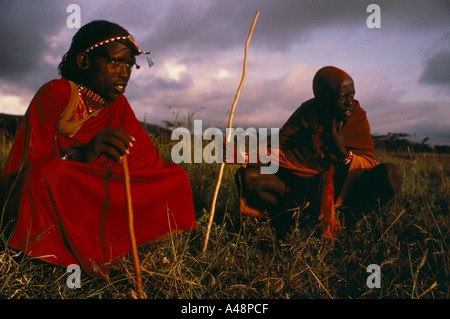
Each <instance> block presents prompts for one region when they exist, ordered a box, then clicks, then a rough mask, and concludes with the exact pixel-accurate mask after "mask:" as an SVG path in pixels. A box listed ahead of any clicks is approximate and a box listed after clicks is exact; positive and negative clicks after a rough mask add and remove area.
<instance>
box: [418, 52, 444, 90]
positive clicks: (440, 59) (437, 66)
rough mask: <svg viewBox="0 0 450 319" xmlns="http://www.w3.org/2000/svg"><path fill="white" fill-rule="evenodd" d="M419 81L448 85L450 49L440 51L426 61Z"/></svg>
mask: <svg viewBox="0 0 450 319" xmlns="http://www.w3.org/2000/svg"><path fill="white" fill-rule="evenodd" d="M419 83H423V84H438V85H446V86H449V85H450V51H441V52H438V53H437V54H436V55H434V56H433V57H432V58H430V59H429V60H427V61H426V64H425V70H424V72H423V74H422V77H421V78H420V80H419Z"/></svg>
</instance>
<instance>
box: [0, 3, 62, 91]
mask: <svg viewBox="0 0 450 319" xmlns="http://www.w3.org/2000/svg"><path fill="white" fill-rule="evenodd" d="M65 10H66V9H65V6H64V5H62V3H60V2H56V1H20V0H19V1H1V2H0V32H1V39H2V43H3V44H2V49H1V50H0V70H1V73H0V79H2V80H8V81H14V82H15V81H23V80H24V79H28V80H31V81H30V82H34V81H33V79H36V78H39V77H40V76H39V74H36V72H35V71H36V70H39V71H43V72H44V73H46V72H45V71H44V70H42V69H41V66H42V60H43V56H44V54H45V53H46V52H47V50H48V42H47V40H46V37H47V36H51V35H53V34H55V33H56V32H57V31H58V30H57V29H55V26H58V25H59V26H61V25H64V23H65V22H64V20H65V19H66V16H65V15H63V14H60V12H65ZM47 72H48V71H47ZM54 73H56V72H54ZM30 75H33V76H32V77H30ZM44 77H45V76H44ZM28 83H29V82H28Z"/></svg>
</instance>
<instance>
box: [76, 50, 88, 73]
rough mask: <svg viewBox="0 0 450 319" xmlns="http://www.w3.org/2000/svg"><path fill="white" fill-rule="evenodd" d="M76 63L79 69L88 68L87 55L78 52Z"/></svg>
mask: <svg viewBox="0 0 450 319" xmlns="http://www.w3.org/2000/svg"><path fill="white" fill-rule="evenodd" d="M77 65H78V67H79V68H80V69H83V70H86V69H89V56H88V55H87V54H86V53H78V54H77Z"/></svg>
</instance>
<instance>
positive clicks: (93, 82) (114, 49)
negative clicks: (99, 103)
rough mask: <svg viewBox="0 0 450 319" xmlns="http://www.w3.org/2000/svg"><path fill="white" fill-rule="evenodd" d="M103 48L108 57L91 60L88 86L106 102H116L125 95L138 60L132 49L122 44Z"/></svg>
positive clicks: (108, 44)
mask: <svg viewBox="0 0 450 319" xmlns="http://www.w3.org/2000/svg"><path fill="white" fill-rule="evenodd" d="M103 46H104V49H105V50H106V51H107V56H106V57H103V56H94V57H93V59H91V61H90V63H89V64H90V66H89V71H88V81H87V82H86V85H87V86H88V87H89V88H91V89H92V90H93V91H94V92H96V93H98V94H100V95H101V96H102V97H103V98H104V99H105V100H106V101H116V100H118V99H119V98H120V96H121V95H122V94H123V93H125V88H126V86H127V84H128V80H129V79H130V76H131V71H132V68H133V65H134V64H135V62H136V59H135V57H134V55H133V54H132V52H131V49H130V48H128V47H127V46H126V45H123V44H122V43H120V42H115V41H113V42H110V43H107V44H105V45H103Z"/></svg>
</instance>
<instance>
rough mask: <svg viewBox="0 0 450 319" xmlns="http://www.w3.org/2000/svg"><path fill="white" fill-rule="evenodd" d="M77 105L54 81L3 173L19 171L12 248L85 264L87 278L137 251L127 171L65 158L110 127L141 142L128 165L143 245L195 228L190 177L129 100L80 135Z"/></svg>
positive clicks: (92, 120)
mask: <svg viewBox="0 0 450 319" xmlns="http://www.w3.org/2000/svg"><path fill="white" fill-rule="evenodd" d="M76 99H79V95H78V91H77V89H76V86H75V85H74V83H73V82H69V81H67V80H65V79H59V80H53V81H50V82H49V83H47V84H45V85H44V86H43V87H41V89H40V90H39V91H38V92H37V93H36V95H35V97H34V98H33V100H32V102H31V104H30V106H29V108H28V110H27V112H26V114H25V117H24V119H23V121H22V123H21V124H20V127H19V130H18V133H17V135H16V138H15V141H14V144H13V147H12V149H11V152H10V155H9V158H8V160H7V163H6V165H5V168H4V170H3V173H4V174H6V173H11V172H16V171H20V174H19V178H18V180H17V181H16V185H15V186H14V188H13V192H14V193H15V196H12V198H16V199H17V200H10V201H9V202H8V203H7V207H6V209H7V215H9V216H14V217H15V218H16V222H17V224H16V226H15V229H14V230H13V232H12V234H11V237H10V239H9V245H10V246H11V247H14V248H17V249H19V250H22V251H24V252H25V253H27V254H29V255H31V256H34V257H37V258H40V259H42V260H44V261H47V262H50V263H53V264H58V265H61V266H67V265H69V264H79V265H80V266H82V267H83V268H84V269H85V270H86V271H87V272H93V271H95V269H94V267H93V265H105V264H108V263H113V262H114V261H115V260H116V259H117V258H121V257H123V256H124V255H126V254H127V253H129V252H130V242H129V237H128V228H127V214H126V212H127V209H126V205H125V195H124V188H123V181H122V172H121V169H120V167H119V166H118V165H117V164H115V163H114V162H112V161H110V160H108V159H107V158H106V157H105V156H101V157H100V158H98V159H97V160H96V161H95V162H94V163H93V164H90V165H87V164H83V163H78V162H73V161H66V160H63V159H61V156H63V155H65V154H67V153H68V152H70V147H71V146H73V145H77V144H79V143H87V142H88V141H89V140H90V139H91V138H92V137H93V136H94V135H95V134H96V133H97V132H98V131H100V130H102V129H105V128H116V127H123V128H124V129H125V130H126V131H128V132H129V133H130V134H131V135H132V136H134V138H135V139H136V141H135V142H133V144H134V146H133V147H132V148H131V149H130V155H129V156H128V162H129V171H130V176H131V193H132V199H133V212H134V222H135V232H136V241H137V244H142V243H146V242H149V241H151V240H155V239H157V238H159V237H161V236H163V235H165V234H168V233H170V232H172V231H182V230H189V229H194V228H196V223H195V215H194V206H193V200H192V192H191V188H190V183H189V179H188V176H187V174H186V172H185V171H184V170H183V169H182V168H181V167H180V166H178V165H176V164H174V163H164V162H163V160H162V158H161V157H160V154H159V151H158V149H157V148H156V147H155V146H154V145H153V143H152V142H151V140H150V138H149V136H148V135H147V133H146V132H145V130H144V129H143V127H142V125H141V124H140V123H139V121H138V120H137V118H136V116H135V115H134V112H133V110H132V109H131V107H130V105H129V103H128V101H127V99H126V98H125V96H122V97H121V98H120V99H119V100H117V101H115V102H113V103H111V104H109V105H107V106H106V107H104V108H103V109H101V110H99V111H97V112H94V113H92V114H91V115H90V116H89V117H87V118H85V119H84V120H83V122H82V124H81V125H75V128H74V127H73V124H74V122H71V120H67V119H68V118H71V119H73V114H68V115H66V114H65V113H64V111H65V110H68V109H69V107H68V105H70V103H72V104H73V102H74V101H77V100H76ZM75 104H78V102H77V103H75ZM66 106H67V107H66ZM72 109H73V108H72ZM75 109H76V107H75ZM66 113H67V112H66ZM65 115H66V116H65ZM64 121H66V122H65V123H63V122H64ZM62 124H67V125H62ZM71 125H72V126H71ZM67 127H69V129H67Z"/></svg>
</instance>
